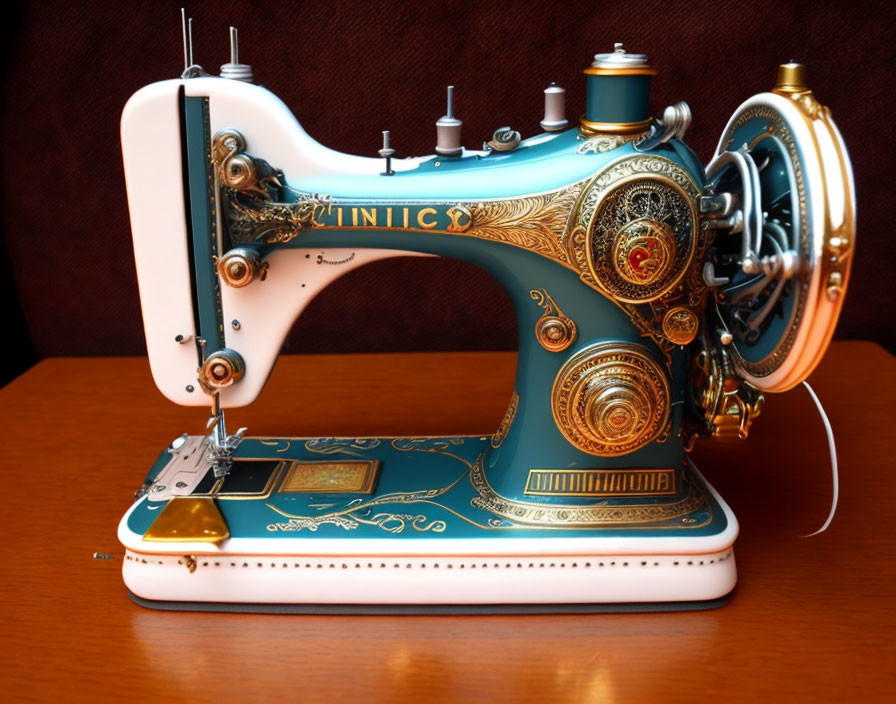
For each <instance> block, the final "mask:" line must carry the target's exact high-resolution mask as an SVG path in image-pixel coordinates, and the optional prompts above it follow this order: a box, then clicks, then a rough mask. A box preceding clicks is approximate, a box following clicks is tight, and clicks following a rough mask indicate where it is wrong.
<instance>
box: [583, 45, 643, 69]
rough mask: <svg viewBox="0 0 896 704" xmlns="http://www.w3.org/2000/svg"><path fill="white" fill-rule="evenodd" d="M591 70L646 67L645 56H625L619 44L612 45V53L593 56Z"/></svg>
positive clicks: (623, 48) (623, 49)
mask: <svg viewBox="0 0 896 704" xmlns="http://www.w3.org/2000/svg"><path fill="white" fill-rule="evenodd" d="M591 66H592V68H610V69H628V68H644V67H646V66H647V55H646V54H627V53H626V51H625V47H623V46H622V43H621V42H616V43H615V44H613V51H612V52H611V53H608V54H595V55H594V62H593V63H592V64H591Z"/></svg>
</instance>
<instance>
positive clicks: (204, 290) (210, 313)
mask: <svg viewBox="0 0 896 704" xmlns="http://www.w3.org/2000/svg"><path fill="white" fill-rule="evenodd" d="M183 100H184V111H183V115H184V120H185V122H186V129H185V130H184V132H185V134H186V138H187V144H186V156H187V180H188V183H189V188H190V199H189V200H190V226H191V228H192V237H193V262H194V267H195V280H196V291H195V293H194V295H195V296H196V298H197V306H198V310H199V334H200V336H201V337H202V338H204V339H205V341H206V351H207V352H209V353H211V352H215V351H217V350H219V349H221V348H223V347H224V321H223V319H222V315H221V291H220V284H219V283H218V274H217V272H216V271H215V265H214V257H215V256H216V255H217V253H218V236H217V212H216V205H215V203H216V200H217V198H216V195H215V181H214V172H213V170H212V166H211V163H212V161H211V138H210V135H209V122H208V98H183Z"/></svg>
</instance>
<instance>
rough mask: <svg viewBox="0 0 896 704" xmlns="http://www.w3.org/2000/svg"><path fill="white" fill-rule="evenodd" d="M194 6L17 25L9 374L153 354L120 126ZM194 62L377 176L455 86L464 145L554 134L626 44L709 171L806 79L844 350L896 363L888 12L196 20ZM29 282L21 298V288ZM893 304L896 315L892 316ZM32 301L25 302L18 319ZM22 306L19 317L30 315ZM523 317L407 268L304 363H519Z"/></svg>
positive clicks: (69, 11)
mask: <svg viewBox="0 0 896 704" xmlns="http://www.w3.org/2000/svg"><path fill="white" fill-rule="evenodd" d="M179 7H180V3H177V2H165V3H156V2H140V3H126V2H115V3H106V2H95V3H89V4H84V5H78V4H74V3H59V2H46V1H44V2H39V3H32V4H27V5H24V6H20V7H19V8H18V9H15V10H8V11H7V12H9V13H11V15H10V16H9V17H8V18H7V23H6V24H7V32H6V38H5V46H4V51H5V53H6V57H5V60H4V62H3V66H4V88H3V100H4V103H3V112H2V145H3V148H2V161H3V186H2V190H3V206H2V207H3V211H2V226H3V233H4V236H5V243H6V248H7V252H8V260H6V261H4V262H3V264H4V267H5V268H6V271H5V272H4V271H3V270H2V269H0V274H2V273H6V274H7V276H6V277H5V278H6V279H7V282H8V283H11V285H12V287H13V290H11V291H10V293H9V294H8V295H7V297H6V301H7V311H8V315H7V325H6V328H7V331H11V332H12V333H13V341H12V342H10V341H9V340H8V341H7V343H6V344H7V349H12V351H13V353H14V356H15V357H16V360H15V361H14V363H13V365H12V367H10V368H9V369H8V370H7V371H11V370H14V369H16V368H17V366H18V367H21V366H22V365H24V364H27V363H28V362H29V361H33V360H34V359H36V358H39V357H45V356H53V355H121V354H141V353H143V350H144V346H143V339H142V325H141V319H140V312H139V303H138V298H137V288H136V281H135V275H134V265H133V262H132V250H131V242H130V231H129V225H128V218H127V205H126V201H125V191H124V182H123V176H122V166H121V152H120V148H119V143H118V119H119V115H120V113H121V108H122V106H123V105H124V103H125V101H126V100H127V98H128V97H129V96H130V95H131V94H132V93H133V92H134V91H136V90H137V89H138V88H140V87H141V86H143V85H145V84H147V83H149V82H152V81H156V80H160V79H164V78H172V77H174V76H176V75H177V74H179V73H180V71H181V68H182V53H181V43H180V25H179V13H178V8H179ZM187 9H188V12H189V14H190V15H192V17H193V18H194V25H193V35H194V46H195V52H194V53H195V59H196V61H197V62H198V63H200V64H202V65H203V66H204V67H205V68H206V69H207V70H209V71H214V72H217V67H218V65H220V64H221V63H223V62H225V61H226V60H227V51H228V48H227V47H228V38H227V27H228V25H230V24H234V25H236V26H237V27H238V28H239V30H240V45H241V54H240V56H241V59H243V60H244V61H246V62H248V63H250V64H252V65H253V66H254V68H255V73H256V77H257V80H258V81H259V82H261V83H263V84H264V85H266V86H267V87H268V88H270V89H271V90H273V91H274V92H275V93H276V94H277V95H279V96H280V97H281V98H282V99H283V100H284V101H285V102H286V104H287V105H289V106H290V107H291V108H292V109H293V111H294V112H295V114H296V115H297V117H298V118H299V120H300V121H301V122H302V124H303V126H304V127H305V129H306V130H307V131H308V132H309V133H310V134H311V135H313V136H314V137H315V138H316V139H318V140H319V141H321V142H323V143H324V144H326V145H328V146H330V147H333V148H336V149H339V150H342V151H348V152H353V153H358V154H366V155H374V154H375V152H376V150H377V148H378V147H379V146H380V145H379V141H380V131H381V130H383V129H391V130H392V136H393V146H395V147H396V148H397V149H398V152H399V155H409V154H420V153H430V152H431V151H432V147H433V145H434V142H435V130H434V126H433V123H434V121H435V120H436V119H437V118H438V117H439V116H440V115H442V113H443V109H444V104H443V103H444V86H445V85H446V84H448V83H454V84H455V85H456V86H457V98H456V106H457V112H458V115H459V117H461V118H462V119H463V120H464V139H465V143H466V144H468V145H471V146H476V145H478V144H480V143H481V141H482V140H483V138H487V137H488V136H490V135H491V132H492V131H493V130H494V129H495V128H496V127H498V126H500V125H504V124H512V125H513V126H514V127H515V128H517V129H520V130H521V131H522V132H523V134H524V135H531V134H533V133H534V132H535V131H536V130H537V126H538V121H539V119H540V118H541V109H542V97H541V91H542V90H543V88H544V87H545V86H546V85H547V83H549V82H550V81H552V80H554V81H557V82H558V83H560V84H561V85H563V86H565V87H566V88H567V90H568V106H569V110H568V112H569V115H568V116H569V117H570V118H571V119H576V118H577V117H578V116H579V114H580V113H581V112H582V106H583V104H584V77H583V75H582V70H583V69H584V68H585V67H586V66H587V64H588V63H589V61H590V57H591V55H592V54H594V53H595V52H599V51H607V50H610V49H611V48H612V46H613V42H615V41H623V42H625V44H626V47H627V48H628V49H629V50H630V51H638V52H645V53H647V54H648V55H649V57H650V60H651V64H652V65H653V66H654V67H655V68H656V69H657V70H658V72H659V75H658V76H657V78H656V79H655V80H654V92H653V100H652V103H653V109H654V113H656V114H658V113H659V112H661V110H662V108H663V106H665V105H667V104H669V103H671V102H674V101H677V100H680V99H685V100H687V101H688V102H689V104H690V106H691V108H692V110H693V113H694V122H693V125H692V127H691V129H690V131H689V133H688V135H687V140H688V142H689V143H690V144H691V145H692V146H693V147H694V148H695V149H696V150H697V152H698V153H699V154H700V156H701V157H702V158H703V160H704V161H706V160H708V158H709V156H710V155H711V152H712V149H713V147H714V146H715V143H716V140H717V138H718V135H719V133H720V131H721V130H722V128H723V127H724V125H725V122H726V120H727V118H728V116H729V115H730V114H731V112H732V111H733V110H734V109H735V108H736V107H737V105H738V104H739V103H740V102H741V101H742V100H744V99H746V98H747V97H749V96H750V95H752V94H754V93H757V92H760V91H763V90H767V89H769V88H770V87H771V86H772V84H773V82H774V77H775V70H776V67H777V65H778V63H780V62H782V61H787V60H790V59H797V60H801V61H803V62H805V63H807V64H808V66H809V77H810V80H809V83H810V87H812V88H813V89H814V90H815V93H816V95H817V96H818V98H819V99H820V100H821V101H822V102H823V103H825V104H827V105H828V106H830V108H831V109H832V111H833V114H834V116H835V119H836V120H837V122H838V124H839V126H840V128H841V131H842V132H843V134H844V137H845V139H846V142H847V145H848V146H849V148H850V152H851V156H852V159H853V164H854V168H855V174H856V183H857V191H858V203H859V237H858V252H857V255H856V260H855V266H854V270H853V271H854V276H853V280H852V283H851V287H850V292H849V295H848V297H847V301H846V306H845V308H844V313H843V317H842V319H841V322H840V326H839V328H838V331H837V335H838V336H839V337H852V338H856V337H858V338H871V339H874V340H877V341H879V342H882V343H884V344H887V345H888V346H889V347H890V349H893V347H894V338H893V332H892V322H893V320H892V317H893V316H892V313H891V312H890V311H891V308H890V304H889V301H890V298H891V296H892V292H893V288H894V274H893V268H894V264H893V259H892V257H891V256H889V253H890V252H891V251H892V250H891V248H890V247H889V246H888V245H887V242H888V241H889V240H890V239H891V238H892V237H893V235H892V232H891V230H892V228H891V226H890V223H891V222H892V217H893V216H892V210H891V208H892V204H891V199H890V198H889V195H890V193H892V190H893V168H892V167H893V152H894V150H893V137H892V130H891V129H890V128H889V127H888V126H887V123H888V122H889V121H890V120H892V114H893V113H892V110H891V109H890V108H889V106H890V105H891V101H890V100H889V98H890V95H891V93H892V90H893V73H894V71H893V63H894V62H893V58H892V57H893V46H892V20H893V16H894V13H893V12H892V11H891V10H889V9H888V8H887V4H886V3H870V2H842V3H835V2H820V1H816V2H796V3H792V4H788V3H783V2H780V1H774V0H765V1H762V2H744V1H743V0H735V1H731V0H722V1H718V0H717V1H715V2H702V1H696V2H688V3H681V4H678V3H673V2H663V1H661V0H642V1H640V2H633V1H631V0H629V1H627V2H624V1H620V2H590V3H588V2H575V3H563V2H556V1H555V2H545V1H544V0H542V1H541V2H529V3H527V2H513V3H497V2H471V3H459V2H450V1H449V0H441V1H440V2H432V3H416V4H411V3H404V2H397V1H394V2H361V1H355V2H342V1H340V2H333V3H328V2H284V1H278V2H274V1H272V0H266V1H262V2H247V1H245V0H243V2H233V1H232V0H216V1H214V2H189V3H188V4H187ZM10 271H11V273H12V274H13V277H12V279H10V277H9V273H10ZM888 294H889V295H888ZM17 298H18V301H17ZM19 303H20V305H21V313H22V315H21V317H19V313H18V310H17V306H18V305H19ZM515 329H516V322H515V320H514V316H513V312H512V310H511V308H510V304H509V301H508V300H507V298H506V297H505V295H504V293H503V291H502V290H501V289H500V288H499V287H498V285H497V284H496V283H495V282H494V281H492V280H491V279H490V277H489V276H488V275H486V274H485V273H484V272H482V271H481V270H479V269H477V268H475V267H473V266H471V265H467V264H465V263H463V262H458V261H445V260H426V259H424V260H411V259H400V260H390V261H386V262H380V263H376V264H372V265H369V266H367V267H365V268H363V269H360V270H358V271H356V272H353V273H351V274H349V275H348V276H346V277H344V278H343V279H341V280H340V281H338V282H337V283H336V284H334V285H333V286H331V287H330V288H329V289H327V290H326V291H325V292H324V293H322V294H321V295H320V296H319V297H318V299H317V300H316V301H315V302H314V303H313V304H312V305H311V306H310V308H309V309H308V311H307V312H306V313H305V315H304V316H303V317H302V318H301V319H300V321H299V322H298V323H297V324H296V326H295V328H294V330H293V332H292V334H291V335H290V339H289V341H288V343H287V347H286V349H287V350H288V351H295V352H304V351H308V352H310V351H314V352H337V351H361V350H425V349H443V350H444V349H508V348H513V347H514V346H515V345H516V333H515Z"/></svg>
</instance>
